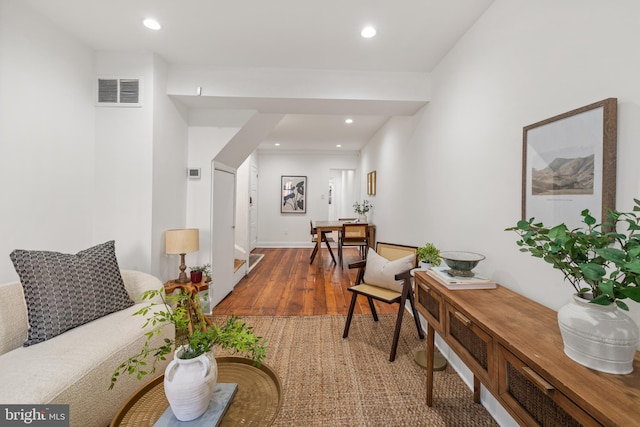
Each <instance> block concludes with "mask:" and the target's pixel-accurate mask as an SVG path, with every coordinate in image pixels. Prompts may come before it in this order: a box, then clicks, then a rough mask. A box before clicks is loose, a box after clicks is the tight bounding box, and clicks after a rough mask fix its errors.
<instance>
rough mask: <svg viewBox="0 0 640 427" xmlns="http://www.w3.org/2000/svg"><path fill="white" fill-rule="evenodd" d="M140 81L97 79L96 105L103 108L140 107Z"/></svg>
mask: <svg viewBox="0 0 640 427" xmlns="http://www.w3.org/2000/svg"><path fill="white" fill-rule="evenodd" d="M141 86H142V85H141V81H140V79H119V78H98V100H97V105H99V106H103V107H141V106H142V91H141Z"/></svg>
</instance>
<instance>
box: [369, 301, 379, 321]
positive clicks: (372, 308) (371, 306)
mask: <svg viewBox="0 0 640 427" xmlns="http://www.w3.org/2000/svg"><path fill="white" fill-rule="evenodd" d="M367 299H368V300H369V308H371V314H373V320H375V321H376V322H377V321H378V312H377V311H376V306H375V305H374V304H373V298H371V297H367Z"/></svg>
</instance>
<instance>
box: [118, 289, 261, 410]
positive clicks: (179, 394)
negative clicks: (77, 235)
mask: <svg viewBox="0 0 640 427" xmlns="http://www.w3.org/2000/svg"><path fill="white" fill-rule="evenodd" d="M157 297H160V298H161V300H162V302H161V303H156V302H150V303H149V305H148V306H145V307H143V308H142V309H140V310H138V311H137V312H135V313H134V316H135V315H138V316H146V322H145V324H144V325H143V328H146V327H147V326H149V325H151V326H153V327H152V329H151V330H150V331H148V332H145V334H144V335H145V337H146V340H145V342H144V344H143V346H142V348H141V349H140V351H139V352H138V353H136V354H135V355H133V356H131V357H129V358H128V359H127V360H125V361H124V362H122V363H121V364H120V365H119V366H118V367H117V368H116V369H115V370H114V372H113V374H112V375H111V385H110V387H109V389H112V388H113V387H114V386H115V385H116V382H117V380H118V377H119V376H120V375H122V374H125V373H127V374H129V375H136V377H137V378H138V379H142V378H143V377H144V376H146V375H148V374H153V373H154V372H155V371H156V364H157V363H158V362H159V361H160V360H166V358H167V355H168V354H170V353H173V355H174V358H173V360H172V361H171V362H170V363H169V366H167V369H166V370H165V378H164V386H165V394H166V395H167V400H168V401H169V404H170V406H171V409H172V410H173V412H174V415H176V417H177V418H178V419H179V420H181V421H189V420H192V419H195V418H197V417H199V416H200V415H202V414H203V413H204V412H205V411H206V410H207V408H208V405H209V402H210V398H211V394H212V393H213V391H214V387H215V382H216V379H217V366H216V363H215V358H214V357H213V353H212V352H213V350H214V347H215V346H219V347H220V348H223V349H229V350H231V351H232V352H233V353H239V354H241V355H243V356H244V357H247V358H249V359H251V360H253V361H254V364H255V365H256V366H260V364H261V363H262V360H263V359H264V357H265V356H266V350H267V341H266V339H263V338H262V337H259V336H257V335H255V334H254V333H253V331H252V327H250V326H247V325H246V324H245V323H244V322H243V321H242V320H241V319H239V318H238V317H235V316H231V317H230V318H229V319H227V320H226V322H225V323H224V324H223V325H222V326H220V325H217V324H215V323H213V322H212V321H211V320H210V319H209V318H207V317H206V316H205V315H204V314H203V312H202V307H201V302H200V296H199V294H198V292H197V291H195V290H194V291H191V292H190V291H181V292H175V293H173V294H172V295H168V296H167V295H165V293H164V289H158V290H153V291H147V292H144V293H143V294H142V299H143V301H144V300H148V301H150V300H153V299H156V300H157ZM165 327H174V328H175V338H174V339H165V340H164V345H162V346H159V347H155V348H151V347H150V341H151V338H152V337H153V336H155V335H159V334H160V331H161V329H163V328H165ZM148 358H153V362H152V364H151V367H150V368H149V366H148V363H147V361H146V360H147V359H148ZM204 373H206V375H204ZM187 395H188V396H189V398H188V399H185V398H184V396H187Z"/></svg>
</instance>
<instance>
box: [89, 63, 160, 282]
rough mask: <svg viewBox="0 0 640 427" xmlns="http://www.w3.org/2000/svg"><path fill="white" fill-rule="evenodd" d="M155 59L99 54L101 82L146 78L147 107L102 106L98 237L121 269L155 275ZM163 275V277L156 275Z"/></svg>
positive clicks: (97, 132)
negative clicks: (110, 245) (109, 244)
mask: <svg viewBox="0 0 640 427" xmlns="http://www.w3.org/2000/svg"><path fill="white" fill-rule="evenodd" d="M153 66H154V64H153V54H151V53H146V54H140V53H119V52H96V55H95V68H96V74H95V76H96V77H94V78H97V77H118V78H139V79H141V88H142V89H141V90H142V92H141V95H142V107H120V106H117V107H96V127H95V139H96V151H95V155H96V157H95V167H94V170H95V175H96V182H95V194H96V200H95V203H94V212H93V216H94V221H95V222H94V238H95V239H96V241H103V240H112V239H113V240H115V241H116V250H117V252H118V262H119V264H120V267H121V268H131V269H136V270H142V271H149V272H150V271H151V252H152V250H151V219H152V217H151V209H152V198H153V192H152V190H153ZM154 274H157V272H154Z"/></svg>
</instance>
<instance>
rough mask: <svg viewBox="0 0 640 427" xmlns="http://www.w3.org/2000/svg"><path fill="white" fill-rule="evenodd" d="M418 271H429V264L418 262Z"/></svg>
mask: <svg viewBox="0 0 640 427" xmlns="http://www.w3.org/2000/svg"><path fill="white" fill-rule="evenodd" d="M419 263H420V270H429V269H431V263H430V262H424V261H420V262H419Z"/></svg>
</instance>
